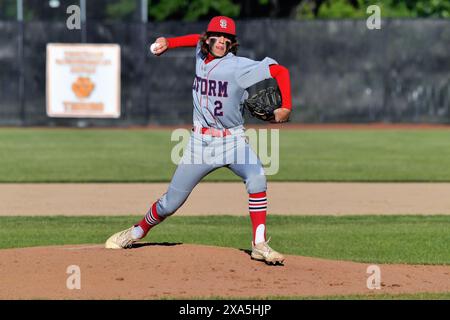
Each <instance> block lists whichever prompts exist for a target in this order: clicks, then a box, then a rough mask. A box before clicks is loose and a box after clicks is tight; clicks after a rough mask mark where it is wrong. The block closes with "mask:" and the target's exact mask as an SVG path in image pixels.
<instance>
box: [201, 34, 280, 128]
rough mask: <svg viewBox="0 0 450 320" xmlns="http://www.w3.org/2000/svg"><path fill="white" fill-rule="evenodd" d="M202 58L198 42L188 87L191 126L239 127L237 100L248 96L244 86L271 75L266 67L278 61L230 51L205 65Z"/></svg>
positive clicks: (239, 101) (239, 106)
mask: <svg viewBox="0 0 450 320" xmlns="http://www.w3.org/2000/svg"><path fill="white" fill-rule="evenodd" d="M204 57H205V56H204V55H203V53H202V52H201V47H200V42H199V43H198V44H197V47H196V66H195V73H196V74H195V78H194V83H193V86H192V97H193V102H194V114H193V122H194V125H196V126H202V127H212V128H216V129H224V128H235V127H238V128H239V127H243V124H244V119H243V116H242V115H243V113H242V105H241V103H242V102H243V100H244V99H245V98H246V97H247V96H248V93H247V91H246V90H245V89H247V88H249V87H251V86H252V85H254V84H256V83H258V82H260V81H263V80H266V79H269V78H272V76H271V75H270V70H269V66H270V65H271V64H278V63H277V62H276V61H275V60H273V59H271V58H268V57H266V58H265V59H263V60H262V61H254V60H251V59H248V58H243V57H237V56H235V55H234V54H233V53H231V52H229V53H228V54H227V55H226V56H224V57H222V58H220V59H214V60H212V61H211V62H209V63H207V64H205V62H204Z"/></svg>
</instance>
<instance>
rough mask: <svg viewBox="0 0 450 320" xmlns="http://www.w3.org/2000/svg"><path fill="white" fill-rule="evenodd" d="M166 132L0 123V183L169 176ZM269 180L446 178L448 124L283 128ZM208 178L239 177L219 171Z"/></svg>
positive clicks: (449, 151)
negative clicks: (386, 128)
mask: <svg viewBox="0 0 450 320" xmlns="http://www.w3.org/2000/svg"><path fill="white" fill-rule="evenodd" d="M170 134H171V131H168V130H151V131H150V130H107V129H104V130H103V129H95V130H92V129H0V151H1V152H0V182H156V181H169V180H170V178H171V176H172V174H173V171H174V169H175V165H174V164H172V162H171V160H170V153H171V149H172V147H173V146H174V145H175V144H176V142H171V141H170ZM268 179H269V180H271V181H435V182H438V181H450V131H449V130H432V131H420V130H417V131H415V130H406V131H380V130H372V131H371V130H367V131H365V130H358V131H352V130H324V131H318V130H301V131H293V130H284V131H283V130H281V131H280V170H279V173H278V174H276V175H273V176H269V177H268ZM205 180H206V181H238V180H239V178H238V177H236V176H235V175H234V174H233V173H231V172H230V171H228V170H227V169H220V170H217V171H216V172H214V173H212V174H211V175H209V176H207V177H206V178H205Z"/></svg>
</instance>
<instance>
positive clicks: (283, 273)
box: [0, 243, 450, 299]
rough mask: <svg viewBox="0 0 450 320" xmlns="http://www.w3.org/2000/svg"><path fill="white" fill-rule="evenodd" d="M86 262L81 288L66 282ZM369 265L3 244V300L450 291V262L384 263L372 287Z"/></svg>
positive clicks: (210, 252)
mask: <svg viewBox="0 0 450 320" xmlns="http://www.w3.org/2000/svg"><path fill="white" fill-rule="evenodd" d="M71 265H76V266H79V267H80V271H81V272H80V285H81V286H80V289H79V290H78V289H73V290H70V289H68V288H67V285H66V282H67V279H68V278H69V276H71V275H70V274H67V273H66V271H67V268H68V267H69V266H71ZM368 266H369V264H364V263H354V262H347V261H332V260H325V259H317V258H307V257H301V256H287V260H286V262H285V265H284V266H269V265H266V264H265V263H263V262H259V261H254V260H251V259H250V257H249V254H248V251H246V250H244V249H233V248H219V247H212V246H198V245H189V244H175V243H174V244H168V243H162V244H157V243H144V244H142V245H140V246H139V247H137V248H134V249H131V250H107V249H104V248H103V246H101V245H92V246H89V245H83V246H54V247H36V248H24V249H6V250H0V279H1V282H2V285H1V287H0V299H159V298H192V297H197V298H208V297H219V296H220V297H235V298H239V297H241V298H245V297H268V296H269V297H274V296H325V295H350V294H368V295H373V294H378V293H384V294H397V293H418V292H435V293H437V292H450V267H449V266H421V265H381V264H380V265H379V267H380V269H381V289H379V290H376V289H372V290H369V289H368V288H367V278H368V277H369V274H368V273H367V267H368Z"/></svg>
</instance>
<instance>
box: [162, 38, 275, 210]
mask: <svg viewBox="0 0 450 320" xmlns="http://www.w3.org/2000/svg"><path fill="white" fill-rule="evenodd" d="M203 58H204V56H203V54H202V53H201V50H200V44H197V49H196V67H195V70H196V75H195V79H194V83H193V86H192V96H193V101H194V115H193V117H194V126H200V127H212V128H215V129H230V128H233V129H236V130H234V133H233V135H229V136H226V137H220V138H215V137H211V136H208V135H202V134H200V133H197V132H193V133H192V135H191V137H190V142H189V143H188V145H187V148H186V149H185V150H184V152H183V159H182V160H181V162H180V163H179V164H178V166H177V169H176V171H175V174H174V175H173V177H172V180H171V182H170V185H169V188H168V189H167V192H166V193H165V194H164V195H163V196H162V197H161V198H160V199H159V200H158V201H157V204H156V210H157V212H158V214H159V215H160V216H161V217H167V216H170V215H171V214H173V213H174V212H175V211H177V210H178V208H179V207H181V206H182V205H183V203H184V202H185V201H186V199H187V198H188V196H189V194H190V193H191V191H192V190H193V189H194V187H195V186H196V185H197V183H199V182H200V180H201V179H203V177H204V176H206V175H207V174H209V173H210V172H212V171H214V170H216V169H218V168H221V167H227V168H229V169H230V170H231V171H233V172H234V173H235V174H237V175H238V176H240V177H241V178H242V179H243V180H244V182H245V185H246V188H247V192H248V193H258V192H263V191H266V188H267V181H266V177H265V174H264V169H263V167H262V163H261V161H260V160H259V158H258V156H257V155H256V153H255V152H254V151H253V150H252V149H251V147H250V145H249V144H248V143H247V141H246V140H245V133H244V130H243V129H244V126H243V124H244V119H243V117H242V106H241V102H242V101H243V99H245V98H246V97H247V96H248V93H247V91H246V90H245V89H247V88H248V87H250V86H252V85H254V84H256V83H258V82H260V81H262V80H265V79H269V78H271V75H270V70H269V66H270V65H271V64H277V62H276V61H275V60H273V59H271V58H265V59H264V60H262V61H254V60H251V59H247V58H242V57H236V56H235V55H234V54H232V53H228V54H227V55H226V56H224V57H222V58H220V59H214V60H212V61H211V62H209V63H207V64H205V62H204V60H203ZM210 151H213V152H210ZM235 155H237V157H235ZM239 155H241V157H240V156H239ZM242 159H243V161H241V160H242ZM207 160H214V161H207Z"/></svg>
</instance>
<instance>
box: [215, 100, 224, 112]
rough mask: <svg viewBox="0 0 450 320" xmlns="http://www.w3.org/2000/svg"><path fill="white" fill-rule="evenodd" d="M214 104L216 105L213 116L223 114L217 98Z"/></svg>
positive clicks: (220, 103)
mask: <svg viewBox="0 0 450 320" xmlns="http://www.w3.org/2000/svg"><path fill="white" fill-rule="evenodd" d="M214 105H215V106H216V107H215V108H214V115H215V116H223V111H222V102H221V101H219V100H217V101H216V102H214Z"/></svg>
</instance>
